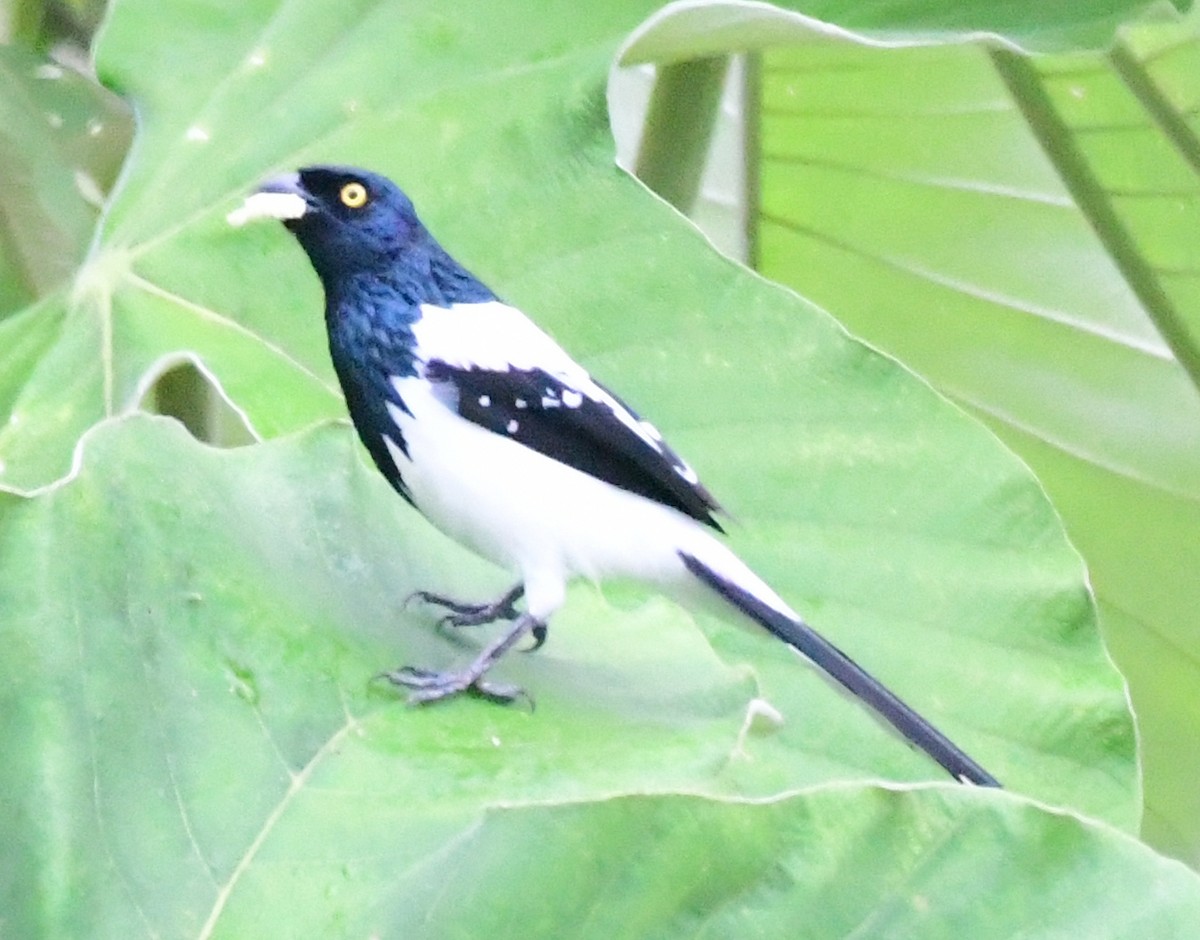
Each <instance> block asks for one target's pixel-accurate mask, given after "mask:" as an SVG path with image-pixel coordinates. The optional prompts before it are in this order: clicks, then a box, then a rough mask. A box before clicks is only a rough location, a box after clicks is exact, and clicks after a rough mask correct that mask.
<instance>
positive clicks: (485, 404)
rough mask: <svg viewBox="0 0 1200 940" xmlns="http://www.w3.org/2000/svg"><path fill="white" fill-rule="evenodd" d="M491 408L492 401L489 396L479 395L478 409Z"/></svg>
mask: <svg viewBox="0 0 1200 940" xmlns="http://www.w3.org/2000/svg"><path fill="white" fill-rule="evenodd" d="M491 406H492V399H491V397H490V396H488V395H480V396H479V407H480V408H490V407H491Z"/></svg>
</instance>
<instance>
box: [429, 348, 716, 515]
mask: <svg viewBox="0 0 1200 940" xmlns="http://www.w3.org/2000/svg"><path fill="white" fill-rule="evenodd" d="M425 378H426V379H428V380H429V381H431V382H434V383H448V384H450V385H452V386H453V388H454V390H455V391H456V392H457V395H456V396H455V398H456V402H457V404H456V408H457V411H458V414H459V415H460V416H462V417H463V418H466V419H467V420H468V421H471V422H473V423H474V424H478V425H480V426H481V427H484V428H487V429H488V430H489V431H493V432H495V433H496V434H503V435H504V436H506V437H511V438H512V439H513V440H514V441H517V442H518V443H521V444H524V445H525V446H526V447H528V448H530V449H531V450H536V451H537V452H538V453H541V454H545V455H546V456H547V457H551V458H553V459H554V460H557V461H559V462H560V463H564V464H566V465H567V466H569V467H574V468H575V469H576V470H581V471H583V472H584V473H587V474H589V475H591V476H594V477H596V478H597V479H600V480H604V481H605V482H606V483H611V484H612V485H613V486H619V487H620V488H621V489H623V490H628V491H629V492H631V493H637V494H638V495H639V496H644V497H646V498H647V499H652V500H654V501H655V502H659V503H663V504H664V505H667V506H670V507H671V508H673V509H678V510H679V511H680V512H682V513H685V514H686V515H688V516H691V517H692V518H693V519H695V520H697V521H698V522H703V523H704V524H705V525H709V526H712V527H713V528H714V529H716V530H718V531H721V526H720V525H719V524H718V522H717V520H716V519H715V518H713V514H714V513H716V512H719V511H720V508H721V507H720V506H719V505H718V504H717V501H716V500H715V499H713V497H712V495H711V494H710V493H709V492H708V490H707V489H705V487H704V485H703V484H702V483H700V481H699V480H698V479H697V478H696V474H695V472H694V471H693V470H692V469H691V467H689V466H688V465H687V464H686V463H684V461H683V460H681V459H680V458H679V456H678V455H676V453H675V452H674V451H673V450H671V448H669V447H668V446H667V445H666V443H665V442H664V441H663V440H662V437H661V436H660V435H659V433H658V431H656V430H655V429H654V428H653V426H651V425H649V424H647V423H646V422H644V421H641V420H640V419H639V418H638V416H637V415H636V414H634V413H633V411H631V410H630V409H629V408H628V407H627V406H626V405H625V404H624V403H623V402H621V401H620V400H619V399H618V398H617V397H616V396H615V395H613V394H612V393H611V392H609V391H608V390H607V389H604V388H602V387H601V386H599V385H597V384H595V383H589V387H588V388H586V389H578V388H575V387H573V386H572V385H570V384H568V383H566V382H563V381H562V380H561V379H558V378H555V377H554V376H552V375H550V373H548V372H546V371H544V370H543V369H514V368H510V369H505V370H503V371H498V370H495V369H483V368H479V367H477V366H471V367H467V368H463V367H461V366H456V365H452V364H450V363H447V362H444V361H442V360H440V359H434V360H431V361H430V362H428V363H427V364H426V366H425Z"/></svg>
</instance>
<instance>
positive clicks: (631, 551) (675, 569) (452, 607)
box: [229, 166, 999, 786]
mask: <svg viewBox="0 0 1200 940" xmlns="http://www.w3.org/2000/svg"><path fill="white" fill-rule="evenodd" d="M255 218H275V219H279V220H281V221H283V223H284V225H285V226H286V227H287V228H288V229H289V230H290V231H291V233H292V234H293V235H295V237H296V238H297V240H298V241H299V242H300V245H301V246H302V247H303V248H304V250H305V251H306V252H307V253H308V257H309V259H310V260H311V262H312V265H313V267H314V268H315V269H316V272H317V274H318V276H319V277H320V279H321V282H322V284H323V286H324V289H325V322H326V326H327V327H328V331H329V348H330V353H331V355H332V359H333V364H334V367H335V369H336V371H337V375H338V378H339V380H340V381H341V386H342V390H343V391H344V393H345V396H346V403H347V406H348V408H349V411H350V417H351V419H352V420H353V422H354V426H355V428H356V429H357V430H358V434H359V436H360V437H361V439H362V442H363V444H364V445H366V449H367V451H368V452H369V453H370V455H371V457H372V459H373V460H374V462H375V465H376V466H377V467H378V468H379V471H380V472H381V473H382V474H383V475H384V476H385V477H386V478H387V480H388V481H389V482H390V483H391V485H392V486H393V487H394V488H395V489H396V491H397V492H399V493H400V495H401V496H403V497H404V498H405V499H406V500H408V501H409V502H410V503H412V504H413V505H414V506H415V507H416V508H417V509H418V510H420V512H421V513H423V514H424V515H425V516H426V517H427V518H428V519H429V520H430V521H431V522H432V523H433V524H434V525H436V526H437V527H438V528H440V529H441V530H442V531H443V532H445V533H447V534H448V535H450V536H452V537H453V538H455V539H457V540H458V541H459V542H461V543H462V544H463V545H466V546H467V547H469V548H471V549H473V550H474V551H475V552H477V553H478V554H480V555H482V556H483V557H485V558H488V559H490V560H491V561H493V562H495V563H496V564H498V565H500V566H502V567H503V568H505V569H507V570H508V571H510V572H511V573H512V574H513V575H514V576H515V577H516V579H517V582H516V585H515V586H514V587H513V589H512V590H511V591H509V592H508V593H506V594H505V595H504V596H503V597H501V598H500V599H498V600H497V601H494V602H492V603H485V604H470V603H459V602H457V601H454V600H452V599H450V598H446V597H441V596H438V595H435V594H431V593H421V594H420V595H419V596H420V597H422V598H423V599H424V600H425V601H427V602H429V603H432V604H435V605H440V606H442V607H443V608H444V609H445V610H447V611H448V613H447V615H446V617H445V618H444V619H445V622H447V623H449V624H451V625H467V624H481V623H487V622H490V621H493V620H505V621H509V622H510V626H508V627H507V629H505V630H504V632H503V633H502V634H501V635H500V636H499V638H498V639H496V640H495V641H494V642H492V643H491V644H490V645H488V646H487V647H486V648H485V649H484V650H483V651H482V652H481V653H480V654H479V655H478V657H477V658H476V659H475V660H474V661H473V662H471V663H470V664H469V665H467V666H466V667H465V668H463V669H461V670H457V671H449V672H434V671H430V670H425V669H417V668H412V667H404V668H401V669H397V670H394V671H392V672H389V673H387V674H386V675H387V677H388V678H389V679H390V680H391V681H392V682H394V683H395V684H397V685H399V686H403V687H406V688H407V689H409V690H410V695H409V698H410V701H413V702H417V703H421V702H431V701H435V700H438V699H443V698H446V697H447V696H451V695H455V694H457V693H461V692H466V691H471V692H475V693H478V694H481V695H485V696H487V697H490V698H494V699H498V700H511V699H512V698H515V697H516V696H518V695H520V694H521V690H519V689H517V688H515V687H513V686H509V685H503V684H499V683H496V682H494V681H492V680H490V679H489V678H488V675H487V673H488V670H489V669H490V668H491V667H492V666H493V665H494V664H495V663H496V662H497V660H498V659H500V657H501V656H502V655H503V654H504V653H505V652H506V651H508V650H509V649H511V648H512V647H513V646H514V645H515V644H516V643H517V642H518V641H519V640H520V639H521V638H522V637H524V636H526V635H527V634H529V635H532V636H533V638H534V641H535V644H536V645H541V642H542V641H543V640H544V639H545V636H546V625H547V623H548V621H549V619H550V617H551V615H552V614H553V613H554V612H555V611H556V610H557V609H558V608H559V607H560V606H561V605H562V603H563V600H564V597H565V592H566V586H567V584H568V582H569V581H570V580H571V579H573V578H576V577H584V578H589V579H592V580H600V579H603V578H608V577H627V578H633V579H636V580H639V581H642V582H646V583H649V584H652V585H655V586H657V587H658V588H660V589H661V590H663V591H665V592H667V593H669V594H671V595H673V596H675V597H680V598H683V599H686V598H688V597H689V596H692V595H695V594H696V593H697V592H704V591H707V592H709V593H711V594H713V595H715V596H716V597H719V598H723V599H724V601H725V602H727V604H728V606H729V607H730V608H732V609H733V610H736V611H737V612H740V614H741V615H743V616H745V617H748V618H749V619H750V620H751V621H753V622H755V623H757V624H759V625H760V626H762V627H764V628H765V629H766V630H767V631H769V632H770V633H772V634H774V635H775V636H776V637H778V638H779V639H781V640H783V641H784V642H785V643H787V644H788V645H789V646H791V647H793V648H794V649H796V650H797V651H799V652H800V653H802V654H803V655H804V656H806V657H807V658H808V659H810V660H811V661H812V662H813V663H815V664H816V665H817V666H818V667H820V668H821V669H822V670H824V671H825V672H826V673H827V674H828V675H829V676H831V677H832V678H833V679H834V680H836V681H837V682H838V683H840V684H841V685H842V686H844V687H845V688H846V689H847V690H849V691H850V692H851V693H852V694H853V695H855V696H857V697H858V698H859V699H861V700H862V701H864V702H865V703H866V704H867V705H869V706H870V707H871V708H873V709H874V710H875V711H876V712H877V713H878V714H879V715H880V716H881V717H882V718H883V719H884V720H886V721H887V722H888V723H890V724H891V725H892V726H893V727H895V728H896V729H897V730H898V731H899V732H900V733H901V734H902V735H903V736H904V737H905V738H907V739H908V740H909V741H910V742H911V743H912V744H914V745H916V746H917V747H919V748H921V749H922V750H923V751H925V752H926V753H927V754H928V755H929V756H930V757H932V758H933V759H934V760H935V761H936V762H937V763H938V764H940V765H941V766H942V767H943V768H945V770H946V771H948V772H949V773H950V774H951V775H952V776H954V777H955V778H958V779H960V780H963V781H969V782H971V783H975V784H980V785H986V786H998V785H999V784H998V783H997V781H996V780H995V778H993V777H992V776H991V775H990V774H989V773H987V771H985V770H984V769H983V768H982V767H981V766H979V764H977V763H976V762H975V761H973V760H972V759H971V758H970V757H968V756H967V755H966V754H965V753H964V752H963V751H962V750H961V749H959V748H958V747H957V746H955V745H954V744H953V743H952V742H951V741H950V740H949V739H947V738H946V737H945V736H944V735H943V734H941V732H939V731H938V730H937V729H936V728H934V727H933V726H932V725H931V724H930V723H929V722H928V721H926V720H925V719H924V718H922V717H921V716H920V715H919V714H917V713H916V712H915V711H914V710H913V709H911V708H910V707H909V706H907V705H906V704H905V703H904V702H902V701H901V700H900V699H899V698H897V697H896V696H895V695H894V694H893V693H891V692H890V691H889V690H887V689H886V688H885V687H884V686H883V685H881V684H880V683H879V682H878V681H877V680H875V679H874V678H873V677H871V676H870V675H869V674H868V673H867V672H865V671H864V670H863V669H861V668H860V667H859V666H858V665H857V664H855V663H854V662H853V661H852V660H851V659H850V658H849V657H847V656H846V655H845V654H844V653H842V652H841V651H840V650H839V649H837V648H836V647H835V646H833V645H832V644H831V643H829V642H828V641H827V640H825V639H824V638H823V637H821V636H820V635H819V634H818V633H816V632H815V631H814V630H813V629H812V628H810V627H809V626H808V625H807V624H806V623H804V621H803V620H802V619H801V618H800V616H799V615H798V614H797V613H796V612H795V611H793V610H792V609H791V608H790V607H789V606H788V605H787V604H786V603H785V602H784V601H783V599H782V598H780V597H779V595H778V594H776V593H775V591H773V590H772V589H771V588H770V587H768V586H767V584H766V583H764V582H763V581H762V579H760V578H759V577H758V576H757V575H755V574H754V573H753V572H752V571H751V570H750V569H749V567H747V566H746V565H745V564H744V563H743V562H742V561H741V560H740V559H739V558H738V557H737V556H736V555H735V554H734V553H733V552H732V551H731V550H730V549H729V548H728V547H727V546H726V545H725V544H724V543H723V542H722V541H720V540H719V539H718V538H717V533H719V532H720V531H721V527H720V525H719V523H718V521H717V513H718V512H719V510H720V507H719V506H718V505H717V502H716V501H715V500H714V499H713V497H712V496H711V495H710V494H709V492H708V490H707V489H705V487H704V486H703V484H701V482H700V480H699V479H698V478H697V476H696V474H695V472H694V471H693V470H692V468H691V467H689V466H688V465H687V464H686V463H685V462H684V461H683V460H682V459H681V458H680V457H679V456H678V455H677V454H676V453H675V452H674V451H673V450H672V449H671V448H670V447H668V446H667V444H666V442H665V441H664V440H663V438H662V435H660V434H659V432H658V431H657V430H655V428H654V427H653V425H651V424H649V423H648V422H646V421H643V420H642V419H641V418H640V417H638V415H637V414H635V413H634V411H633V410H632V409H631V408H629V407H628V406H627V405H626V404H625V403H624V402H622V401H621V400H620V399H619V398H617V397H616V396H615V395H613V394H612V393H611V392H610V391H608V390H607V389H606V388H605V387H604V386H602V385H601V384H600V383H598V382H597V381H596V380H595V379H593V378H592V377H591V376H590V375H589V374H588V372H587V370H586V369H584V368H583V367H582V366H580V365H579V364H578V363H576V362H575V361H574V360H573V359H572V358H571V357H570V356H569V355H568V354H567V353H566V352H564V351H563V349H562V348H561V347H560V346H559V345H558V344H557V343H555V342H554V340H552V339H551V338H550V337H549V336H547V335H546V334H545V333H543V332H542V331H541V330H540V329H539V328H538V327H537V326H535V325H534V324H533V322H532V321H531V320H529V319H528V318H527V317H526V316H525V315H524V314H523V313H521V311H519V310H517V309H516V308H514V307H512V306H509V305H508V304H506V303H504V302H503V301H502V300H500V299H499V298H498V297H497V296H496V295H495V294H494V293H493V292H492V291H491V290H490V289H489V288H488V287H486V286H485V285H484V284H483V283H481V282H480V281H479V280H478V279H477V278H475V277H474V276H473V275H472V274H471V273H470V272H469V271H467V270H466V269H465V268H463V267H462V266H461V265H460V264H459V263H458V262H457V261H455V260H454V259H453V258H452V257H451V256H450V255H449V254H448V253H447V252H446V251H445V249H443V248H442V246H441V245H440V244H439V243H438V242H437V241H436V240H435V239H434V238H433V236H432V235H431V234H430V233H429V231H428V230H427V229H426V228H425V226H424V225H422V223H421V222H420V220H419V219H418V218H417V215H416V212H415V211H414V209H413V205H412V203H411V202H410V201H409V199H408V197H407V196H405V195H404V193H403V192H401V191H400V189H399V188H397V187H396V186H395V184H393V183H392V182H390V181H389V180H387V179H385V178H384V177H382V176H380V175H378V174H375V173H370V172H367V171H364V170H360V169H355V168H352V167H340V166H312V167H307V168H304V169H301V170H300V171H298V172H296V173H289V174H286V175H283V176H279V177H276V178H274V179H271V180H268V181H267V182H266V183H264V184H263V185H262V186H261V187H260V188H259V189H258V191H257V192H255V193H254V194H252V195H251V196H249V197H248V198H247V199H246V201H245V203H244V205H243V206H242V207H241V208H240V209H238V210H235V212H233V213H231V214H230V217H229V221H230V222H231V223H233V224H241V223H243V222H246V221H249V220H251V219H255ZM522 603H523V609H521V608H520V607H519V606H518V605H520V604H522Z"/></svg>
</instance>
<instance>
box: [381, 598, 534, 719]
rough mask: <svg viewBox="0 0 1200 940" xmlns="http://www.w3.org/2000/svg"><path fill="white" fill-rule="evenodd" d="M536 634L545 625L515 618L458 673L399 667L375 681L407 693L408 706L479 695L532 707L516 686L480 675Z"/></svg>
mask: <svg viewBox="0 0 1200 940" xmlns="http://www.w3.org/2000/svg"><path fill="white" fill-rule="evenodd" d="M510 593H511V592H510ZM539 631H540V632H541V634H542V635H544V634H545V631H546V625H545V624H544V623H543V622H542V621H541V620H538V619H537V618H536V617H532V616H530V615H529V614H519V615H518V616H517V617H516V619H515V620H514V621H513V624H512V626H511V627H509V628H508V630H507V631H506V632H505V633H503V634H502V635H501V636H499V637H497V638H496V639H495V640H493V641H492V642H491V643H490V644H488V646H487V647H486V648H485V649H484V650H483V652H481V653H480V654H479V655H478V656H477V657H476V658H475V661H474V662H473V663H471V665H469V666H467V668H466V669H463V670H460V671H458V672H436V671H434V670H431V669H421V668H418V667H415V666H401V667H400V668H399V669H393V670H392V671H390V672H385V673H382V674H381V675H380V676H379V678H382V679H387V680H388V681H389V682H390V683H392V685H398V686H401V687H402V688H406V689H409V690H411V691H410V692H409V695H408V703H409V704H410V705H427V704H429V703H430V702H438V701H441V700H442V699H445V698H450V697H452V696H455V695H461V694H462V693H464V692H467V693H471V694H474V695H479V696H481V697H483V698H486V699H488V700H490V701H493V702H501V703H508V702H514V701H516V700H517V699H519V698H524V699H526V700H528V701H529V702H530V704H532V703H533V700H532V699H531V698H529V695H528V694H527V693H526V692H525V691H524V690H523V689H521V688H520V687H519V686H515V685H509V684H507V683H502V682H491V681H490V680H487V679H485V678H484V674H485V673H486V672H487V671H488V670H489V669H491V668H492V666H494V665H495V664H496V663H497V662H498V661H499V659H500V657H501V656H503V655H504V654H505V653H507V652H508V651H509V650H510V649H512V648H513V647H514V646H515V645H516V644H517V643H518V642H519V641H520V639H521V637H523V636H524V635H525V634H526V633H530V632H532V633H533V634H534V637H535V638H536V637H537V636H538V633H539Z"/></svg>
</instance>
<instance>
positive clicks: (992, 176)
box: [759, 14, 1200, 861]
mask: <svg viewBox="0 0 1200 940" xmlns="http://www.w3.org/2000/svg"><path fill="white" fill-rule="evenodd" d="M1198 23H1200V20H1198V19H1197V17H1196V16H1195V15H1194V14H1193V15H1192V16H1191V17H1190V19H1189V20H1188V21H1186V22H1184V23H1181V24H1173V25H1157V26H1141V27H1137V28H1130V29H1128V30H1126V31H1125V32H1123V33H1122V35H1121V37H1120V38H1119V40H1118V41H1117V43H1116V44H1115V45H1114V46H1113V47H1112V49H1110V50H1108V51H1106V52H1104V53H1089V54H1073V55H1069V56H1056V57H1044V58H1040V59H1032V60H1030V59H1023V58H1018V57H1016V56H1013V55H1010V54H1007V53H1004V52H1000V51H997V50H995V49H994V48H993V49H991V50H989V49H988V48H985V47H983V46H978V45H977V46H969V47H942V48H929V49H907V50H904V49H871V48H867V47H866V46H865V45H862V44H857V43H854V42H849V41H838V42H831V41H828V39H827V38H825V41H823V42H819V43H816V44H809V45H806V46H795V47H792V48H790V49H788V50H787V51H779V52H775V53H772V54H771V55H770V56H769V57H768V58H767V62H766V67H765V72H764V76H763V93H762V94H763V122H762V156H763V162H762V174H761V176H762V203H761V213H762V216H761V226H760V228H759V265H760V267H761V269H762V270H763V271H764V272H765V273H767V274H768V275H770V276H772V277H776V278H779V279H780V280H783V281H786V282H788V283H791V284H794V285H795V286H796V287H797V288H798V289H799V290H801V291H802V292H803V293H804V294H805V295H806V296H810V297H812V298H813V299H815V300H817V301H818V302H820V303H822V304H823V305H825V306H827V307H828V308H829V309H830V310H833V311H834V312H835V313H836V314H837V315H838V316H839V317H840V318H841V319H843V320H844V322H846V323H847V324H848V325H849V326H850V327H851V328H853V329H854V330H855V331H857V332H859V333H860V334H861V335H864V336H866V337H867V338H869V339H870V340H872V341H874V342H877V343H879V344H880V345H881V346H883V347H884V348H885V349H888V350H890V351H894V352H895V353H896V354H897V355H900V356H902V357H903V358H904V359H905V361H906V362H909V363H912V364H913V365H914V366H916V367H917V368H918V369H920V371H921V372H922V373H924V374H926V375H928V376H930V378H931V379H933V380H934V381H936V382H937V383H938V387H939V388H941V389H943V390H944V391H946V392H947V393H948V394H950V395H951V396H953V397H954V398H956V399H957V400H959V401H961V402H963V403H964V404H965V405H966V406H967V407H968V408H970V409H971V410H972V411H974V412H975V413H976V414H978V415H979V416H980V417H982V418H983V419H984V420H985V421H987V423H988V424H989V425H990V426H991V427H993V428H994V429H995V430H996V431H997V432H998V433H999V434H1000V435H1001V436H1002V437H1003V438H1004V439H1005V440H1006V441H1007V442H1008V443H1009V444H1011V445H1012V446H1013V447H1014V448H1015V449H1017V450H1018V452H1019V453H1020V454H1021V455H1022V456H1023V457H1024V458H1025V459H1026V460H1027V461H1028V462H1029V463H1030V465H1031V466H1032V467H1033V468H1034V469H1035V470H1036V471H1037V473H1038V475H1039V478H1040V479H1041V480H1042V481H1043V482H1044V483H1045V484H1046V486H1047V487H1048V489H1049V490H1050V493H1051V495H1052V497H1053V498H1054V500H1055V503H1056V505H1057V507H1058V508H1059V509H1060V510H1061V511H1062V513H1063V514H1064V518H1065V520H1066V523H1067V525H1068V530H1069V532H1070V534H1071V536H1072V538H1073V540H1074V541H1075V543H1076V544H1077V545H1078V546H1079V547H1080V549H1081V550H1082V552H1083V553H1084V556H1085V557H1086V559H1087V561H1088V564H1089V568H1090V570H1091V572H1092V576H1093V579H1094V584H1095V586H1096V591H1097V595H1098V597H1099V599H1100V602H1101V605H1102V611H1103V615H1104V617H1103V620H1104V625H1105V628H1106V634H1107V636H1108V638H1109V640H1110V642H1111V644H1112V647H1113V650H1114V654H1115V655H1116V656H1117V658H1118V662H1119V664H1120V665H1121V666H1122V667H1123V669H1124V670H1125V671H1126V674H1127V675H1128V676H1129V678H1130V682H1131V686H1132V691H1133V699H1134V703H1135V706H1136V707H1137V710H1138V713H1139V716H1140V719H1141V721H1140V724H1141V730H1142V735H1143V737H1142V741H1143V748H1144V753H1145V755H1146V780H1147V802H1148V808H1149V810H1150V815H1149V817H1148V819H1147V833H1148V834H1149V836H1150V837H1151V838H1152V839H1153V840H1154V841H1155V842H1156V843H1158V844H1160V845H1163V846H1164V847H1169V848H1170V849H1171V850H1172V851H1174V852H1176V853H1179V854H1180V855H1182V856H1184V857H1187V858H1189V859H1191V860H1193V861H1196V860H1200V790H1198V789H1197V788H1196V786H1195V781H1196V779H1197V777H1198V775H1200V697H1198V696H1197V693H1196V690H1197V689H1200V666H1198V663H1200V631H1198V630H1197V621H1196V616H1195V611H1196V609H1197V607H1198V606H1200V579H1198V578H1197V577H1196V571H1197V567H1198V566H1200V541H1198V540H1197V537H1196V533H1197V531H1200V395H1197V379H1198V378H1200V342H1198V341H1200V326H1198V324H1200V302H1198V300H1200V294H1198V293H1197V289H1196V285H1197V283H1200V282H1198V280H1197V273H1198V272H1200V264H1198V259H1200V253H1198V252H1197V249H1196V245H1197V244H1200V176H1198V175H1197V167H1198V166H1200V161H1198V160H1197V154H1198V153H1200V147H1198V145H1197V137H1196V127H1197V125H1196V114H1195V107H1194V106H1195V103H1196V102H1197V101H1200V70H1198V69H1197V65H1198V64H1200V33H1198V32H1197V24H1198Z"/></svg>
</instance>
